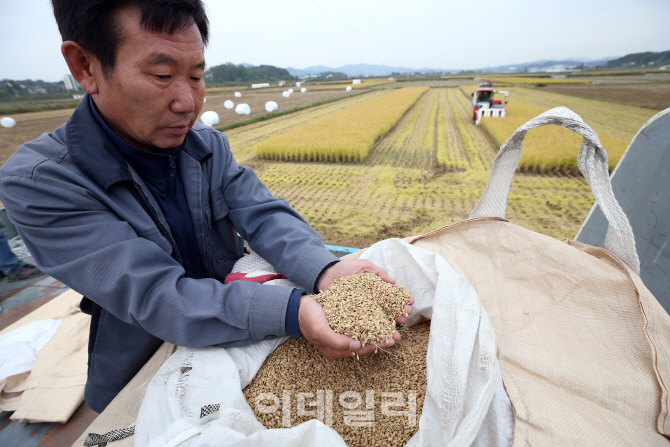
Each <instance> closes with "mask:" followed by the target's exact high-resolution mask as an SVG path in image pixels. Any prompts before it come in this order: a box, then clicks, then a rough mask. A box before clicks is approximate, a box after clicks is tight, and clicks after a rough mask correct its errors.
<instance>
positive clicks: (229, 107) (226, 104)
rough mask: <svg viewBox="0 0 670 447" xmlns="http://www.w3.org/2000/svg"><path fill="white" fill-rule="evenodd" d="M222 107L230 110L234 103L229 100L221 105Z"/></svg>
mask: <svg viewBox="0 0 670 447" xmlns="http://www.w3.org/2000/svg"><path fill="white" fill-rule="evenodd" d="M223 107H225V108H226V109H232V108H233V107H235V103H234V102H233V101H231V100H230V99H229V100H228V101H226V102H224V103H223Z"/></svg>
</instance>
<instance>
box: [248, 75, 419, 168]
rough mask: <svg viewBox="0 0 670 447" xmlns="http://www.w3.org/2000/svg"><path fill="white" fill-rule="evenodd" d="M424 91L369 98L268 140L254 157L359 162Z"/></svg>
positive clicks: (399, 91)
mask: <svg viewBox="0 0 670 447" xmlns="http://www.w3.org/2000/svg"><path fill="white" fill-rule="evenodd" d="M426 90H427V89H426V88H421V87H414V88H406V89H398V90H394V91H391V92H385V93H384V94H383V95H382V96H378V97H374V98H368V99H367V100H366V101H363V102H361V103H359V104H357V105H354V106H351V107H347V108H345V109H342V110H340V111H339V112H337V113H333V114H331V115H327V116H324V117H322V118H320V119H318V120H316V121H313V122H311V123H309V124H305V125H303V126H301V127H299V128H297V129H295V130H293V131H291V132H287V133H284V134H282V135H280V136H278V137H275V138H272V139H270V140H267V141H265V142H263V143H261V144H259V145H258V146H256V148H255V150H256V154H257V155H258V156H259V157H262V158H266V159H271V160H285V161H288V160H295V161H297V160H300V161H332V162H334V161H361V160H363V159H364V158H365V157H366V156H367V154H368V151H369V150H370V149H371V148H372V146H373V145H374V143H375V142H376V141H377V139H379V138H380V137H381V136H383V135H385V134H386V132H388V131H389V130H390V129H391V128H392V127H393V126H395V124H396V122H397V121H398V119H400V117H401V116H402V115H403V114H404V113H405V112H406V111H407V109H409V108H410V107H411V106H412V105H413V104H414V103H415V102H416V101H417V99H418V98H419V97H420V96H421V95H423V94H424V93H425V92H426Z"/></svg>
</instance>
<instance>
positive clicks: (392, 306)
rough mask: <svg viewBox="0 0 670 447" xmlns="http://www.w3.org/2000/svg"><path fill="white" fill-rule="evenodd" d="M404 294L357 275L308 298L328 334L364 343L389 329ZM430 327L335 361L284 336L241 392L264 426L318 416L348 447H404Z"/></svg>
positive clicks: (422, 387)
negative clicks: (320, 314) (316, 306)
mask: <svg viewBox="0 0 670 447" xmlns="http://www.w3.org/2000/svg"><path fill="white" fill-rule="evenodd" d="M409 297H410V296H409V293H407V291H406V290H405V288H404V287H402V286H399V285H393V284H389V283H386V282H385V281H383V280H382V279H381V278H379V277H378V276H377V275H374V274H371V273H362V274H358V275H353V276H347V277H342V278H338V279H336V280H335V281H333V283H332V284H331V286H330V287H329V288H328V290H326V291H323V292H321V293H320V294H318V295H316V296H315V299H316V300H317V301H318V302H319V304H321V305H322V306H323V309H324V311H325V313H326V317H327V318H328V322H329V323H330V325H331V327H332V328H333V330H334V331H335V332H338V333H341V334H345V335H348V336H350V337H352V338H354V339H356V340H358V341H360V342H361V344H362V345H364V346H365V345H370V344H375V345H376V344H379V343H383V342H384V341H386V340H387V339H389V338H390V337H391V336H392V335H393V333H394V332H395V331H396V324H395V321H394V320H395V318H396V317H399V316H407V312H406V311H405V308H404V306H405V304H408V302H409ZM429 331H430V323H429V322H427V323H422V324H418V325H416V326H414V327H412V328H405V327H401V328H400V329H399V332H400V334H401V337H402V339H401V340H400V342H398V343H397V344H395V345H394V346H392V347H390V348H386V349H379V350H377V352H376V353H375V355H371V356H365V357H361V358H360V359H359V358H354V359H343V360H335V361H331V360H326V359H325V358H324V357H323V356H322V355H321V353H320V352H319V351H318V350H317V349H316V348H315V347H314V346H313V345H312V344H311V343H309V342H308V341H307V340H306V339H304V338H303V337H300V338H298V339H290V340H288V341H286V342H284V343H283V344H282V345H281V346H279V347H278V348H277V349H276V350H275V351H274V352H273V353H272V354H271V355H270V356H269V357H268V358H267V360H266V361H265V363H264V364H263V366H262V367H261V369H260V370H259V371H258V374H257V375H256V377H255V378H254V380H253V381H252V382H251V383H250V384H249V385H248V386H247V387H246V388H245V389H244V396H245V398H246V399H247V402H248V403H249V405H250V406H251V408H252V409H253V410H254V412H255V414H256V417H257V418H258V420H259V421H260V422H261V423H263V425H265V426H266V427H267V428H281V427H284V428H287V427H294V426H296V425H299V424H301V423H303V422H306V421H308V420H310V419H315V418H317V419H319V420H321V421H322V422H323V423H325V424H326V425H329V426H331V427H332V428H333V429H334V430H335V431H337V432H338V433H339V434H340V435H341V436H342V438H343V439H344V441H345V442H346V443H347V445H349V446H356V445H360V446H365V447H377V446H379V447H381V446H404V445H405V444H406V443H407V441H409V439H410V438H411V437H412V436H413V435H414V434H415V433H416V431H417V430H418V428H419V427H418V420H419V417H420V416H421V408H422V407H423V401H424V397H425V394H426V381H427V379H426V353H427V350H428V336H429ZM304 393H307V394H304ZM383 393H396V394H394V395H392V396H391V395H389V394H383ZM399 394H400V395H399ZM398 399H399V400H398ZM389 402H391V403H397V404H398V405H395V406H389ZM384 403H385V404H386V405H385V406H384V405H383V404H384ZM257 404H258V405H257ZM384 408H385V410H384ZM268 409H269V410H268ZM270 410H271V411H270ZM389 410H390V411H389Z"/></svg>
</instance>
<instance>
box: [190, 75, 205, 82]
mask: <svg viewBox="0 0 670 447" xmlns="http://www.w3.org/2000/svg"><path fill="white" fill-rule="evenodd" d="M201 79H202V78H196V77H195V76H192V77H191V81H193V82H200V80H201Z"/></svg>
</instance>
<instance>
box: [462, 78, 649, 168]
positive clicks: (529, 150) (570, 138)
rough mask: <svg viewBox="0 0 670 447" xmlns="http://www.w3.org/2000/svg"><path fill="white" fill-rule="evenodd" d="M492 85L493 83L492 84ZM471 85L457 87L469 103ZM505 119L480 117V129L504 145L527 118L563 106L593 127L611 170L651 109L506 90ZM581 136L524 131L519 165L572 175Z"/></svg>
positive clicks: (549, 129) (548, 130)
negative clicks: (507, 97) (507, 99)
mask: <svg viewBox="0 0 670 447" xmlns="http://www.w3.org/2000/svg"><path fill="white" fill-rule="evenodd" d="M494 86H495V83H494ZM475 89H476V87H474V86H469V87H461V91H462V93H463V95H462V97H463V100H464V101H465V102H467V103H468V104H469V102H470V93H471V92H473V91H474V90H475ZM509 92H510V99H509V103H508V104H507V117H505V118H502V119H500V118H488V119H487V118H483V119H482V120H481V123H480V127H482V129H483V130H485V131H486V132H488V134H489V135H490V136H491V138H492V139H493V141H494V142H495V143H496V145H502V144H503V143H505V141H507V139H508V138H509V137H510V136H511V135H512V133H513V132H514V131H515V130H516V129H517V128H518V127H519V126H521V125H523V124H524V123H526V122H527V121H528V120H530V119H532V118H534V117H536V116H537V115H539V114H541V113H543V112H546V111H547V110H549V109H551V108H554V107H559V106H565V107H567V108H569V109H570V110H572V111H573V112H575V113H577V114H578V115H579V116H581V117H582V119H583V120H584V122H586V124H588V125H589V126H591V127H592V128H593V130H595V131H596V133H597V134H598V137H599V139H600V142H601V143H602V145H603V147H604V148H605V150H606V151H607V154H608V159H609V168H610V171H611V170H613V169H614V167H615V166H616V164H617V163H618V162H619V160H620V159H621V156H622V155H623V153H624V152H625V150H626V148H627V147H628V144H629V143H630V140H631V139H632V138H633V136H634V135H635V133H636V132H637V130H638V129H639V128H640V127H641V126H642V125H643V124H644V123H645V122H646V121H647V120H648V119H649V118H651V117H652V116H653V115H654V111H653V110H650V109H647V108H643V107H637V106H631V105H625V104H613V103H604V102H601V101H594V100H590V99H585V98H578V97H574V96H568V95H560V94H556V93H550V92H545V91H541V90H537V89H528V88H510V89H509ZM581 141H582V138H581V136H580V135H578V134H576V133H573V132H571V131H568V130H567V129H564V128H562V127H558V126H545V127H542V128H539V129H533V130H531V131H530V132H528V135H527V136H526V140H525V141H524V150H523V154H522V155H521V160H520V162H519V168H520V169H521V170H522V171H525V172H536V173H564V174H565V173H573V174H574V173H576V172H577V171H578V168H577V153H578V152H579V146H580V145H581Z"/></svg>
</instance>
